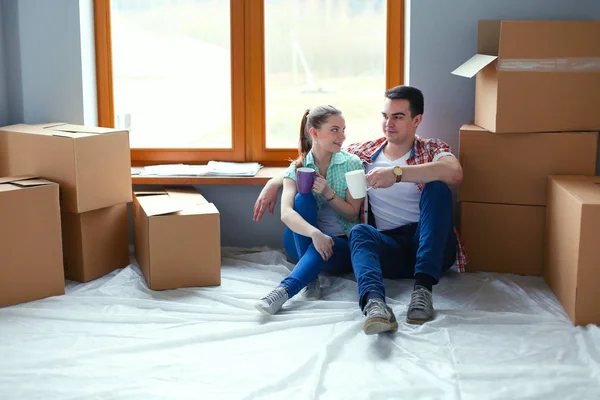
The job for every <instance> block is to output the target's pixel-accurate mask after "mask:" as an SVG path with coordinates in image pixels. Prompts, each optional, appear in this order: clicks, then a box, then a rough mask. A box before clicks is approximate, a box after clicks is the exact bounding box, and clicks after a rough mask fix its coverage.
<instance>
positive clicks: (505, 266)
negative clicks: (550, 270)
mask: <svg viewBox="0 0 600 400" xmlns="http://www.w3.org/2000/svg"><path fill="white" fill-rule="evenodd" d="M545 220H546V207H540V206H515V205H506V204H488V203H469V202H463V203H461V237H462V239H463V241H464V243H465V247H466V249H467V253H468V254H469V258H470V262H469V264H467V271H468V272H475V271H483V272H500V273H507V274H517V275H533V276H542V269H543V257H544V233H545Z"/></svg>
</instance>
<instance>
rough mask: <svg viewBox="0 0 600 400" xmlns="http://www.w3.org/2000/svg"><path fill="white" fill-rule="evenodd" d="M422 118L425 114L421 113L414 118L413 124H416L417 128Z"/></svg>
mask: <svg viewBox="0 0 600 400" xmlns="http://www.w3.org/2000/svg"><path fill="white" fill-rule="evenodd" d="M422 120H423V114H419V115H417V116H416V117H415V118H413V124H414V125H415V128H416V127H417V126H419V124H420V123H421V121H422Z"/></svg>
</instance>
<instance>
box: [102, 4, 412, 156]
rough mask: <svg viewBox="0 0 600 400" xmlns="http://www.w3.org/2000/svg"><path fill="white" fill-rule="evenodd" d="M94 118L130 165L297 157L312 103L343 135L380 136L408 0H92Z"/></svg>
mask: <svg viewBox="0 0 600 400" xmlns="http://www.w3.org/2000/svg"><path fill="white" fill-rule="evenodd" d="M94 7H95V29H96V62H97V84H98V117H99V124H100V125H101V126H110V127H115V126H116V127H121V128H127V129H129V130H130V133H131V136H130V138H131V147H132V163H133V164H134V165H144V164H153V163H179V162H184V163H202V162H206V161H209V160H225V161H258V162H261V163H263V164H264V165H286V164H287V163H288V161H287V159H289V158H295V157H296V155H297V150H296V146H297V143H298V136H299V126H300V118H301V116H302V113H303V111H304V110H305V109H306V108H307V107H311V106H314V105H318V104H333V105H335V106H337V107H339V108H340V109H341V110H342V112H343V113H344V115H345V117H346V124H347V130H346V132H347V141H348V143H349V142H353V141H357V140H363V139H367V138H372V137H374V135H376V134H377V133H378V132H379V130H378V129H379V128H378V127H379V115H380V114H379V113H380V111H381V110H380V107H381V101H382V93H383V91H384V90H385V89H386V88H388V87H391V86H395V85H398V84H401V83H402V80H403V63H404V59H403V55H404V43H403V37H404V23H403V18H404V1H402V0H286V1H281V0H230V1H226V0H95V2H94Z"/></svg>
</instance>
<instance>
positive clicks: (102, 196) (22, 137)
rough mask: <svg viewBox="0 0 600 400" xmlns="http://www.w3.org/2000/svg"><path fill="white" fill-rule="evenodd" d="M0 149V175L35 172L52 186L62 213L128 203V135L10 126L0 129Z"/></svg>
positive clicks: (62, 127)
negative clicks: (0, 153) (57, 189)
mask: <svg viewBox="0 0 600 400" xmlns="http://www.w3.org/2000/svg"><path fill="white" fill-rule="evenodd" d="M2 144H3V145H2ZM2 149H3V150H2ZM0 150H2V151H3V152H4V154H3V157H4V158H2V157H0V176H2V175H13V176H14V175H22V174H35V175H39V176H41V177H44V178H46V179H49V180H52V181H54V182H57V183H58V184H59V185H60V204H61V209H62V211H68V212H71V213H84V212H87V211H91V210H97V209H100V208H105V207H109V206H112V205H115V204H121V203H128V202H130V201H131V156H130V148H129V132H127V131H117V130H114V129H106V128H96V127H86V126H80V125H69V124H62V123H56V124H40V125H26V124H18V125H11V126H5V127H2V128H0Z"/></svg>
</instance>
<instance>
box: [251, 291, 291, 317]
mask: <svg viewBox="0 0 600 400" xmlns="http://www.w3.org/2000/svg"><path fill="white" fill-rule="evenodd" d="M287 300H288V292H287V290H285V288H284V287H283V286H277V287H276V288H275V289H273V290H271V292H270V293H269V294H268V295H266V296H265V297H263V298H262V299H260V301H259V302H258V303H256V304H255V305H254V307H256V309H257V310H258V311H260V312H261V313H263V314H265V315H273V314H275V313H276V312H277V311H279V310H280V309H281V306H283V303H285V302H286V301H287Z"/></svg>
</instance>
